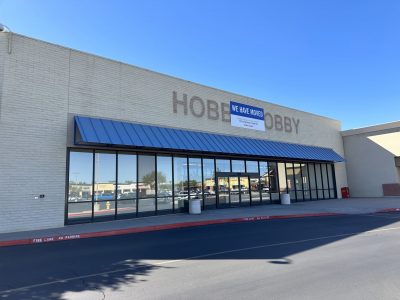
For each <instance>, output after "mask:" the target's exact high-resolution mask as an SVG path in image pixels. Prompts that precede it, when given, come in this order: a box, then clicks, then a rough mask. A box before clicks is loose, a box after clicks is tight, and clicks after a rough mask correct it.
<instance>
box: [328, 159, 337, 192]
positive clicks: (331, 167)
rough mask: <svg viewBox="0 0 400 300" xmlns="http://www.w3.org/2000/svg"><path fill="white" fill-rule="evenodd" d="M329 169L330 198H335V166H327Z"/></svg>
mask: <svg viewBox="0 0 400 300" xmlns="http://www.w3.org/2000/svg"><path fill="white" fill-rule="evenodd" d="M327 167H328V182H329V188H330V190H329V196H330V198H335V190H336V187H335V184H334V181H333V169H334V165H331V164H329V165H327Z"/></svg>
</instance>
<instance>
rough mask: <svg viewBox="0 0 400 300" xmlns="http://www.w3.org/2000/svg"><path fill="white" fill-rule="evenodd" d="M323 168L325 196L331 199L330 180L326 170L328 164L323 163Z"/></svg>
mask: <svg viewBox="0 0 400 300" xmlns="http://www.w3.org/2000/svg"><path fill="white" fill-rule="evenodd" d="M321 170H322V181H323V185H324V198H325V199H329V182H328V173H327V170H326V164H321Z"/></svg>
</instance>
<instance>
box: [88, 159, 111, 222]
mask: <svg viewBox="0 0 400 300" xmlns="http://www.w3.org/2000/svg"><path fill="white" fill-rule="evenodd" d="M94 162H95V165H94V171H95V173H94V174H95V175H94V201H95V203H94V204H93V213H94V217H98V218H100V217H112V218H113V217H114V216H115V199H116V195H115V189H116V178H115V177H116V154H115V153H108V152H96V153H95V158H94Z"/></svg>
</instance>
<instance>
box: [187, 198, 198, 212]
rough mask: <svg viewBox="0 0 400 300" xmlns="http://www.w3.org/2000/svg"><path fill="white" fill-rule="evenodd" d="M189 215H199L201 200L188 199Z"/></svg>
mask: <svg viewBox="0 0 400 300" xmlns="http://www.w3.org/2000/svg"><path fill="white" fill-rule="evenodd" d="M189 214H191V215H199V214H201V200H200V199H190V200H189Z"/></svg>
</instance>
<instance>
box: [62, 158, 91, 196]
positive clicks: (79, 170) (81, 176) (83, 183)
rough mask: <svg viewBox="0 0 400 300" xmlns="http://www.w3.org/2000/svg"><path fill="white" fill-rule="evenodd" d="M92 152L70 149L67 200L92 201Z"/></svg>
mask: <svg viewBox="0 0 400 300" xmlns="http://www.w3.org/2000/svg"><path fill="white" fill-rule="evenodd" d="M92 184H93V153H92V152H75V151H71V153H70V158H69V193H68V202H82V201H92Z"/></svg>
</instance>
